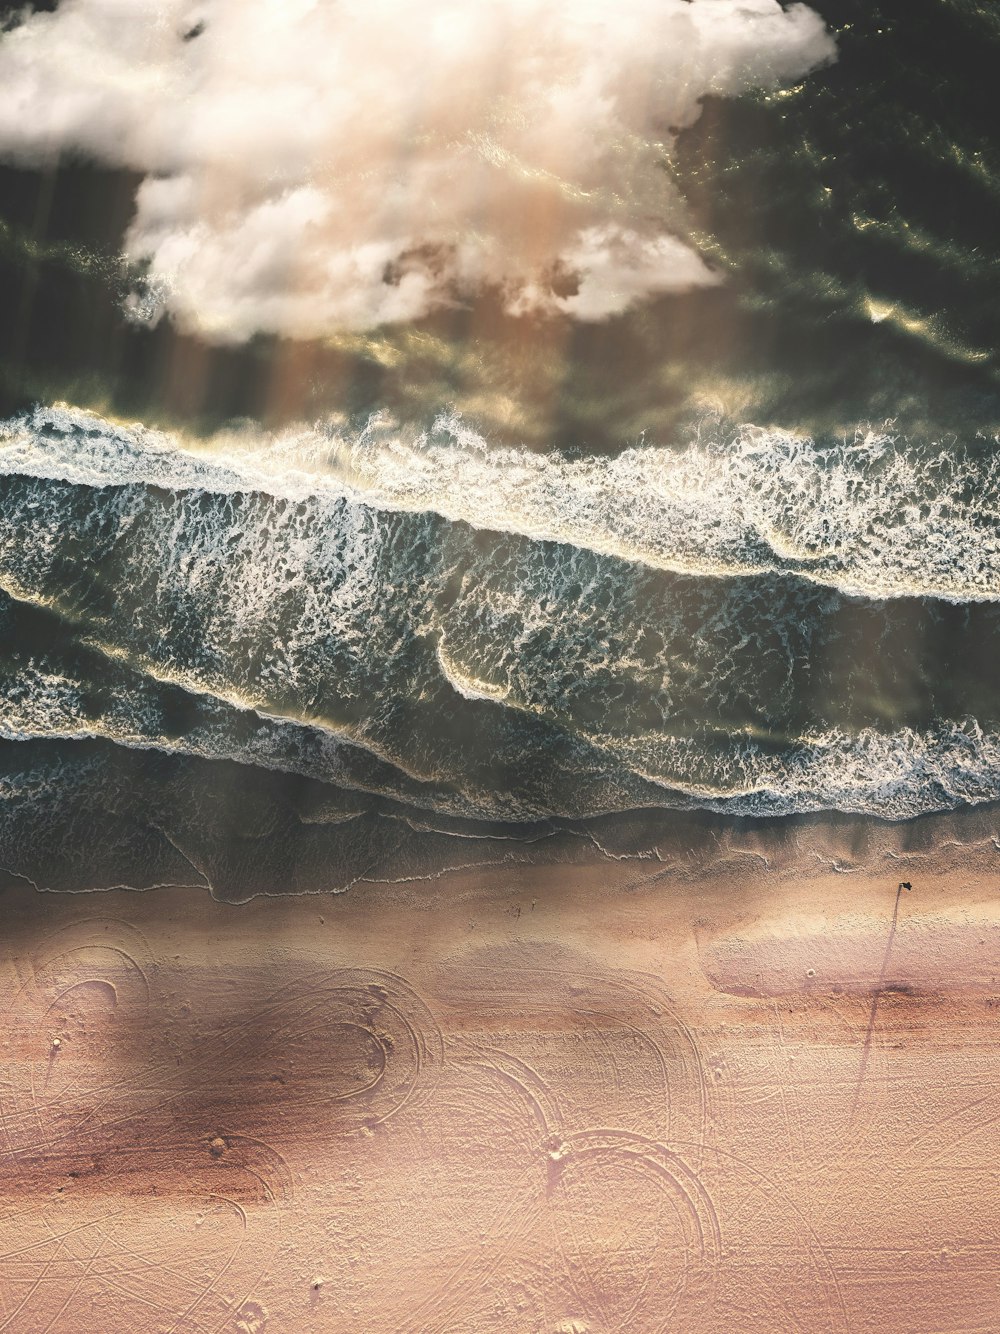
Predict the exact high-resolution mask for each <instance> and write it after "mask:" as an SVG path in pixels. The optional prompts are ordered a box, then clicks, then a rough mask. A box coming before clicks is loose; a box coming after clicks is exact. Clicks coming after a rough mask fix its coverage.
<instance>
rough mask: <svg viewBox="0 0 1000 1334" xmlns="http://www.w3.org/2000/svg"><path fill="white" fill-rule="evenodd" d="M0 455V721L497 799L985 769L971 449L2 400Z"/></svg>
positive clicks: (986, 581) (949, 802) (993, 619)
mask: <svg viewBox="0 0 1000 1334" xmlns="http://www.w3.org/2000/svg"><path fill="white" fill-rule="evenodd" d="M980 455H981V456H980ZM0 473H2V476H3V482H2V486H0V587H2V589H3V590H4V600H3V604H2V607H0V621H2V624H3V628H4V629H5V631H6V633H5V634H4V636H3V639H4V642H5V643H6V645H7V647H6V649H4V650H3V653H2V656H0V735H2V736H3V737H4V738H7V739H9V740H18V739H22V740H27V739H31V740H56V739H58V740H63V741H65V740H84V739H93V738H98V739H101V740H103V741H109V742H112V743H113V744H115V745H117V746H120V747H123V748H126V749H133V750H134V749H142V750H159V751H163V752H165V753H168V754H178V755H185V756H190V757H196V758H198V759H202V760H230V761H232V760H235V761H238V762H240V763H242V764H244V765H250V766H256V767H259V768H263V769H268V770H273V771H277V772H279V773H287V774H291V775H299V776H302V777H305V778H309V779H316V780H319V781H322V782H325V783H331V784H336V785H338V786H339V787H341V788H344V789H350V790H355V791H358V792H364V793H369V794H375V795H377V796H379V797H387V798H390V799H393V800H397V801H400V802H403V803H405V804H406V805H407V806H408V807H410V808H412V809H423V810H425V811H428V812H437V813H439V814H441V815H447V816H454V817H460V818H468V819H486V820H494V821H507V822H509V821H515V822H516V821H533V820H538V819H546V818H549V817H551V816H560V817H568V818H582V817H590V816H594V815H600V814H605V813H609V812H614V811H623V810H630V809H638V808H650V807H674V808H678V807H680V808H707V809H710V810H713V811H718V812H724V813H728V814H742V815H779V814H789V813H794V812H802V811H818V810H831V809H832V810H839V811H844V812H864V813H869V814H877V815H880V816H884V817H887V818H893V819H901V818H906V817H909V816H912V815H915V814H918V813H920V812H922V811H930V810H942V809H950V808H954V807H956V806H959V805H963V804H967V803H974V802H983V801H990V800H995V799H997V798H1000V708H998V701H997V700H996V698H995V690H994V689H993V675H994V664H995V662H996V660H997V656H998V654H1000V599H998V584H997V578H996V576H997V570H998V562H1000V535H998V532H997V529H996V525H995V523H994V522H992V521H991V520H990V517H989V516H990V512H991V510H995V508H996V503H997V496H998V494H1000V490H998V474H997V468H996V464H995V462H994V460H993V458H992V455H988V454H987V452H986V451H985V449H983V450H982V451H978V450H977V449H976V448H970V449H967V450H965V451H961V450H959V449H958V448H957V447H951V448H950V449H948V450H946V449H944V448H943V447H941V448H938V447H935V449H932V450H926V451H924V452H923V453H922V454H921V453H920V452H919V451H914V450H913V449H910V450H908V451H907V452H906V453H904V452H903V450H902V448H901V447H900V446H899V444H898V442H896V441H894V440H893V438H892V437H891V435H890V434H887V433H881V434H875V433H867V434H863V435H861V434H859V436H858V437H857V438H856V439H855V440H853V441H850V442H847V443H844V444H842V445H838V446H834V445H829V446H824V447H820V446H819V445H817V444H815V443H813V442H810V441H806V440H800V439H794V438H792V437H791V436H788V435H785V434H782V433H779V432H773V431H772V432H765V431H762V430H749V429H743V430H741V431H737V432H735V433H731V434H729V435H722V434H718V435H717V436H715V437H713V438H712V439H706V438H705V431H703V432H702V437H701V438H696V439H694V440H693V441H692V443H691V444H689V445H688V446H687V447H686V448H684V449H679V450H674V451H671V450H667V449H657V448H653V447H650V446H644V445H643V446H637V447H635V448H633V449H630V450H626V451H625V452H624V453H622V454H620V455H619V456H617V457H615V458H606V459H597V458H587V459H579V460H567V459H566V458H563V457H560V456H554V455H545V456H538V455H532V454H530V453H528V452H527V451H518V452H515V451H511V450H497V449H492V448H488V447H487V445H486V444H485V442H484V441H483V440H482V439H481V438H480V437H478V436H477V435H476V434H475V433H474V432H472V431H471V430H469V429H468V428H466V427H464V426H463V425H462V423H461V422H459V421H456V420H455V419H442V421H440V422H439V423H438V424H437V426H436V427H435V429H434V430H433V431H432V432H430V433H428V434H425V435H423V436H416V435H414V436H413V437H410V438H407V437H406V436H404V434H403V433H402V432H400V431H398V430H395V429H393V428H391V427H390V425H389V424H388V423H387V422H385V421H384V420H374V421H372V422H370V423H369V424H368V425H367V427H365V428H364V429H363V430H360V431H359V432H357V433H355V434H354V435H350V434H349V433H348V432H347V431H346V430H344V429H341V428H334V427H333V426H326V427H319V428H315V429H311V430H308V431H307V430H304V429H303V430H300V431H297V432H289V433H286V434H285V435H283V436H281V437H277V438H273V437H269V438H265V437H263V436H261V435H259V434H258V435H255V434H253V433H252V432H250V431H249V430H247V431H243V432H235V431H234V432H231V433H229V434H228V435H225V436H222V437H217V438H215V439H213V440H212V441H209V442H203V443H200V444H198V443H194V442H184V441H180V440H177V439H175V438H173V437H170V436H168V435H166V434H164V433H158V432H154V431H150V430H147V429H145V428H143V427H139V426H125V425H121V424H115V423H111V422H108V421H105V420H103V419H101V418H99V417H96V416H94V415H93V414H89V413H85V412H81V411H77V410H73V409H65V408H52V409H39V410H36V411H35V412H34V413H32V414H30V415H27V416H24V417H21V418H18V419H16V420H13V421H10V422H8V423H7V424H6V425H5V426H4V427H3V428H2V432H0Z"/></svg>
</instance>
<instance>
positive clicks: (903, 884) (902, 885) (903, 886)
mask: <svg viewBox="0 0 1000 1334" xmlns="http://www.w3.org/2000/svg"><path fill="white" fill-rule="evenodd" d="M899 888H900V889H912V888H913V886H912V885H911V884H910V882H909V880H900V882H899Z"/></svg>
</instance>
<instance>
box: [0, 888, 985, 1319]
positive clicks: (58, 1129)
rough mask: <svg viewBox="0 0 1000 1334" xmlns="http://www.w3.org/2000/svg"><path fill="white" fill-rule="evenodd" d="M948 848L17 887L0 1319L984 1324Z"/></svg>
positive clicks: (5, 1083) (978, 992)
mask: <svg viewBox="0 0 1000 1334" xmlns="http://www.w3.org/2000/svg"><path fill="white" fill-rule="evenodd" d="M932 870H933V864H932V863H931V864H930V865H928V864H925V865H924V868H923V870H922V872H921V875H920V878H919V881H915V882H914V890H913V892H912V893H910V894H908V893H905V892H904V893H901V894H898V895H897V891H896V885H895V883H893V882H892V881H890V880H889V879H888V877H886V878H885V879H881V880H875V879H871V880H863V879H860V878H859V876H844V875H834V876H827V875H823V876H820V877H817V878H813V879H808V880H806V879H799V880H796V881H788V882H785V883H782V884H778V883H776V882H775V880H774V879H773V878H772V877H768V876H763V877H761V876H758V877H756V878H755V877H754V876H753V875H752V874H751V873H748V874H747V875H746V876H744V877H742V878H740V877H739V875H738V873H737V874H735V875H733V876H732V877H730V878H727V879H722V878H719V879H717V880H716V881H714V882H707V881H702V882H698V883H688V884H687V885H684V884H681V883H678V882H675V881H670V882H665V881H664V880H663V879H662V877H661V878H660V879H659V880H658V881H657V880H656V879H655V878H653V879H646V880H637V879H636V871H635V867H634V866H632V867H620V868H618V869H617V870H615V869H611V870H610V871H609V870H608V868H607V867H606V866H602V867H590V868H587V867H584V868H579V867H577V868H565V869H563V870H562V871H559V872H556V873H553V872H552V871H551V870H547V871H546V872H545V877H546V883H545V886H544V889H543V888H542V887H541V886H536V885H535V883H534V881H533V878H532V877H533V873H532V872H530V871H525V870H520V871H518V872H516V873H511V872H510V871H509V870H508V871H504V872H496V873H493V874H492V878H491V877H490V876H489V875H488V876H485V877H479V878H478V880H477V881H476V882H475V883H473V882H471V881H469V880H468V879H466V880H463V879H461V878H460V877H457V876H453V877H451V878H449V879H446V880H445V881H443V882H441V883H439V884H438V885H437V886H436V887H433V888H427V887H426V886H423V887H419V888H416V889H413V890H409V889H403V888H399V887H397V888H395V889H393V890H386V891H371V892H367V893H365V894H361V893H355V894H351V895H348V896H343V897H341V898H338V899H329V898H294V899H269V900H261V899H258V900H256V901H254V902H253V903H251V904H248V905H244V906H243V907H241V908H240V909H239V910H238V911H236V910H234V909H232V908H230V907H227V906H225V905H221V904H217V903H214V902H212V901H211V900H210V899H209V898H208V897H207V896H206V895H204V894H203V893H199V892H195V891H189V890H171V891H161V892H158V893H154V894H148V895H142V896H140V895H131V896H129V897H127V898H126V897H125V896H124V895H122V894H113V893H112V894H106V895H100V896H94V895H91V896H86V897H80V896H62V895H59V896H55V895H52V896H42V897H40V896H37V895H34V894H32V893H31V892H29V891H27V890H25V891H11V892H10V893H8V895H7V896H6V899H5V903H4V909H5V920H6V923H7V930H6V932H5V940H4V952H3V964H2V979H3V980H2V988H3V1007H4V1024H3V1028H2V1030H0V1033H2V1037H0V1041H2V1044H3V1054H2V1070H3V1076H2V1084H0V1092H2V1104H0V1110H2V1134H3V1141H2V1142H3V1149H2V1153H3V1172H2V1177H0V1183H2V1184H0V1191H2V1205H0V1329H3V1330H9V1331H12V1332H14V1331H29V1330H30V1331H59V1332H60V1334H62V1332H64V1331H65V1332H66V1334H75V1332H77V1331H78V1332H79V1334H94V1331H96V1330H100V1331H101V1332H102V1334H118V1332H119V1331H121V1332H122V1334H125V1332H126V1331H127V1332H128V1334H135V1332H136V1331H147V1330H148V1331H164V1332H166V1331H170V1332H171V1334H182V1331H183V1334H193V1332H194V1331H198V1332H199V1334H207V1332H208V1331H220V1332H221V1331H238V1332H239V1334H261V1331H264V1330H267V1331H269V1334H278V1332H279V1331H287V1332H288V1334H304V1332H306V1331H313V1330H315V1331H342V1330H343V1331H348V1330H350V1331H361V1330H364V1331H373V1332H374V1331H386V1332H387V1334H401V1332H403V1331H445V1330H448V1331H460V1330H461V1331H488V1330H494V1329H495V1330H503V1331H544V1332H545V1334H557V1332H558V1334H569V1332H570V1331H575V1332H576V1334H581V1332H582V1331H593V1332H594V1334H596V1332H597V1331H611V1330H622V1331H635V1332H636V1334H647V1331H648V1332H649V1334H652V1331H659V1330H675V1329H680V1330H684V1331H686V1332H689V1334H700V1332H701V1331H709V1330H712V1331H719V1332H720V1334H722V1332H725V1334H730V1332H731V1331H734V1330H737V1329H739V1330H741V1331H761V1334H775V1332H776V1331H784V1330H802V1331H809V1334H825V1332H826V1331H831V1332H832V1331H837V1334H841V1332H843V1331H847V1330H856V1331H862V1330H871V1331H879V1332H880V1334H886V1332H887V1331H896V1330H899V1331H902V1330H907V1331H918V1330H919V1331H931V1330H934V1331H958V1330H970V1329H988V1328H995V1316H996V1293H997V1278H996V1272H997V1267H998V1263H1000V1240H998V1228H997V1224H998V1208H997V1199H996V1189H995V1187H996V1156H995V1133H994V1123H995V1120H996V1117H997V1115H998V1113H1000V1066H998V1062H997V1053H998V1047H1000V1034H998V1029H997V1006H998V1005H1000V984H998V977H1000V914H998V911H997V906H996V902H995V892H994V889H993V887H992V885H990V884H987V883H986V882H985V881H983V880H982V879H979V880H978V881H977V880H976V879H975V878H974V877H973V875H972V874H971V873H970V874H969V875H967V876H963V874H962V873H958V874H951V875H949V876H948V877H947V879H945V878H937V877H935V875H933V874H932V873H931V872H932ZM737 891H739V892H737ZM897 900H898V901H897ZM894 912H895V919H894Z"/></svg>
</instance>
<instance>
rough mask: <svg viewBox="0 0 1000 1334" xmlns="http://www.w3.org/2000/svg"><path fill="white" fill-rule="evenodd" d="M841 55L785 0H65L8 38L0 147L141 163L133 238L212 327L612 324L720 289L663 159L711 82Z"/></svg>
mask: <svg viewBox="0 0 1000 1334" xmlns="http://www.w3.org/2000/svg"><path fill="white" fill-rule="evenodd" d="M192 34H196V35H192ZM834 49H835V48H834V44H833V40H832V38H831V37H830V35H829V34H828V33H827V32H826V30H825V28H824V26H823V23H822V21H821V19H820V18H819V17H818V16H817V15H816V14H815V13H813V12H812V11H811V10H810V9H808V8H807V7H806V6H805V5H802V4H796V5H792V6H791V7H790V8H789V9H783V8H782V7H781V5H780V4H779V3H778V0H690V2H689V0H616V3H610V0H423V3H421V4H415V3H413V0H203V2H202V3H200V4H193V3H191V0H62V3H61V4H60V5H59V7H58V8H57V9H56V11H55V12H53V13H36V14H31V15H29V16H27V17H26V18H25V20H24V22H23V23H22V24H21V25H20V26H19V27H17V28H15V29H14V30H13V31H11V32H10V33H8V34H7V35H5V36H4V37H3V38H2V40H0V154H2V155H3V156H4V157H6V158H7V159H13V160H15V161H27V162H32V163H34V162H38V161H40V160H44V159H46V158H47V157H49V156H52V155H55V154H59V153H63V152H66V151H76V152H80V153H83V154H85V155H88V156H92V157H96V158H98V159H101V160H102V161H105V162H108V163H111V164H115V165H119V166H124V167H129V168H132V169H135V170H137V171H139V172H141V173H143V174H144V176H145V180H144V181H143V183H142V185H141V187H140V189H139V192H138V196H137V200H136V213H135V217H134V220H133V222H132V225H131V228H130V230H129V233H128V237H127V242H126V245H127V250H128V253H129V255H130V256H131V257H132V258H134V259H138V260H144V261H148V262H149V263H150V266H151V272H152V278H153V280H154V282H156V283H158V284H159V285H160V286H161V289H162V291H163V292H164V293H165V297H164V299H165V301H166V304H167V306H168V308H169V309H170V311H171V312H172V314H173V316H174V317H175V318H176V319H177V321H178V322H179V323H180V324H181V325H182V326H183V327H184V328H187V329H190V330H194V331H197V332H200V333H201V334H203V335H205V336H208V337H214V338H217V339H220V340H240V339H244V338H247V337H249V336H250V335H252V334H253V333H254V332H256V331H258V330H268V331H274V332H278V333H283V334H289V335H293V336H294V335H299V336H312V335H323V334H324V333H327V332H329V331H331V330H333V329H336V328H344V327H347V328H355V329H358V328H368V327H372V326H374V325H377V324H380V323H384V322H392V321H399V320H409V319H414V318H417V317H419V316H420V315H423V314H425V313H426V312H427V311H429V310H431V309H434V308H435V307H438V306H441V305H445V304H447V303H449V302H451V301H454V300H456V299H461V298H462V297H464V296H467V295H469V294H471V293H473V292H475V291H476V290H478V289H480V288H482V287H483V286H486V285H493V286H496V287H498V288H500V289H501V290H502V291H503V293H504V296H505V300H506V303H507V305H508V308H509V309H510V310H511V311H514V312H518V313H527V312H529V311H551V312H555V311H559V310H561V311H563V312H566V313H568V314H570V315H573V316H575V317H576V318H579V319H584V320H597V319H603V318H606V317H608V316H610V315H614V314H616V313H618V312H620V311H622V310H625V309H626V308H627V307H629V306H630V305H632V304H633V303H635V302H637V301H640V300H642V299H643V298H645V297H648V296H650V295H653V294H655V293H657V292H664V291H670V290H677V289H681V288H687V287H691V286H696V285H699V284H710V283H713V282H715V281H717V279H716V276H715V275H714V274H713V273H712V272H711V271H710V269H709V268H708V267H707V266H706V265H705V263H704V262H703V261H702V259H701V258H700V257H699V256H698V255H697V254H696V253H695V251H694V250H693V249H692V248H691V247H690V246H689V245H688V244H687V243H685V242H684V241H683V240H681V239H679V237H678V235H677V233H679V232H682V231H683V210H682V207H681V204H680V200H679V199H678V197H677V194H676V191H675V190H674V189H673V187H672V186H671V184H670V181H669V178H668V176H667V174H666V173H665V172H664V171H663V170H662V167H661V163H662V159H663V156H664V149H665V146H668V145H669V143H670V142H671V140H672V138H673V136H674V134H675V132H676V131H677V129H678V128H680V127H682V126H685V125H689V124H691V123H692V122H693V121H695V120H696V119H697V117H698V114H699V111H700V99H701V98H702V97H703V96H704V95H705V94H707V93H715V94H720V95H726V96H728V95H735V94H738V93H741V92H744V91H746V90H748V89H750V88H756V87H772V86H774V85H776V84H778V83H779V82H781V81H782V80H787V79H794V78H797V77H799V76H800V75H802V74H804V73H805V72H806V71H808V70H809V69H811V68H813V67H815V66H816V65H818V64H820V63H822V62H823V61H825V60H828V59H831V58H832V57H833V55H834Z"/></svg>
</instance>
